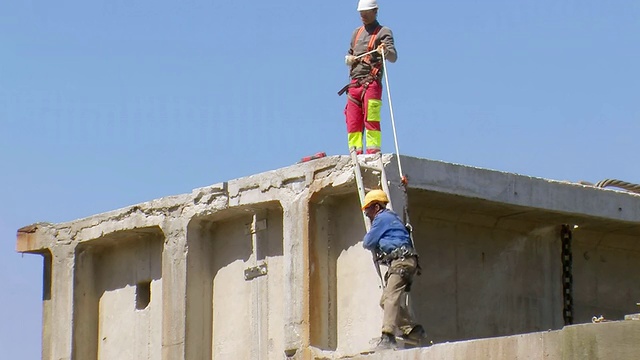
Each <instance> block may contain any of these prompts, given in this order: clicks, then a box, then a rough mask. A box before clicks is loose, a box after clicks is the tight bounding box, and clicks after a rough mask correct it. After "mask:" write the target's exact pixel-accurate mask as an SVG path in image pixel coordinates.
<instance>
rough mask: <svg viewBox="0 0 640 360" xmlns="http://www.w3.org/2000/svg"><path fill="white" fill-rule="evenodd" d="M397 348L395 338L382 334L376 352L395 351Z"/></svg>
mask: <svg viewBox="0 0 640 360" xmlns="http://www.w3.org/2000/svg"><path fill="white" fill-rule="evenodd" d="M397 347H398V344H397V343H396V337H395V336H393V335H392V334H388V333H382V336H380V341H378V344H377V345H376V348H375V350H376V351H380V350H395V349H396V348H397Z"/></svg>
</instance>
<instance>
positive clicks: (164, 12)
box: [0, 0, 640, 359]
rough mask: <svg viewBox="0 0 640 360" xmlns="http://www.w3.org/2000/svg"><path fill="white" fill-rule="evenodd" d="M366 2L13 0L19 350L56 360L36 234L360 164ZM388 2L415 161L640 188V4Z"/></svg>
mask: <svg viewBox="0 0 640 360" xmlns="http://www.w3.org/2000/svg"><path fill="white" fill-rule="evenodd" d="M355 6H356V1H355V0H349V1H345V0H340V1H331V0H329V1H311V2H309V1H299V0H274V1H213V0H209V1H205V0H186V1H166V0H154V1H149V0H128V1H124V0H110V1H100V0H98V1H78V0H60V1H44V0H23V1H17V0H15V1H2V2H1V3H0V44H1V46H0V205H1V206H0V240H1V241H0V244H1V247H0V289H1V290H0V319H2V321H0V354H1V355H0V357H2V358H7V359H39V358H40V348H41V345H40V341H41V340H40V333H41V283H42V274H41V273H42V260H41V258H40V257H39V256H37V255H25V256H22V255H19V254H17V253H15V251H14V247H15V239H16V237H15V233H16V230H17V229H18V228H20V227H22V226H25V225H29V224H31V223H34V222H39V221H47V222H54V223H55V222H64V221H70V220H74V219H77V218H81V217H86V216H90V215H93V214H97V213H102V212H105V211H108V210H113V209H117V208H121V207H124V206H127V205H131V204H135V203H139V202H144V201H147V200H151V199H155V198H160V197H163V196H167V195H174V194H181V193H187V192H190V191H191V189H193V188H196V187H201V186H206V185H209V184H212V183H216V182H220V181H225V180H230V179H234V178H238V177H242V176H246V175H250V174H254V173H259V172H262V171H266V170H270V169H275V168H279V167H284V166H288V165H290V164H293V163H295V162H296V161H298V160H299V158H301V157H302V156H305V155H309V154H313V153H315V152H318V151H325V152H327V154H329V155H336V154H347V144H346V130H345V124H344V117H343V113H342V111H343V109H344V102H345V98H344V97H338V96H337V95H336V91H337V90H338V89H339V88H340V87H342V85H344V84H345V83H346V81H347V68H346V66H345V65H344V62H343V61H344V54H345V52H346V49H347V47H348V43H349V38H350V35H351V32H352V31H353V29H354V28H355V27H356V26H358V25H359V16H358V13H357V12H356V10H355ZM380 7H381V8H380V12H379V20H380V22H381V23H382V24H384V25H387V26H389V27H390V28H391V29H392V30H393V32H394V35H395V37H396V45H397V48H398V54H399V58H398V62H397V63H395V64H390V65H389V66H388V74H389V81H390V87H391V95H392V99H393V107H394V111H395V118H396V125H397V131H398V139H399V143H400V152H401V153H403V154H407V155H412V156H417V157H423V158H429V159H436V160H444V161H448V162H455V163H461V164H465V165H472V166H479V167H486V168H492V169H497V170H502V171H509V172H516V173H521V174H526V175H531V176H537V177H545V178H551V179H558V180H571V181H578V180H587V181H592V182H596V181H598V180H602V179H605V178H617V179H621V180H625V181H629V182H634V183H640V168H639V167H638V165H637V161H636V160H637V159H636V158H637V154H638V136H639V135H640V67H639V64H640V46H639V42H638V39H640V2H639V1H637V0H614V1H602V0H560V1H558V0H519V1H512V0H486V1H470V0H459V1H418V0H414V1H391V0H380ZM385 96H386V95H385ZM385 99H386V97H385ZM388 110H389V106H388V104H387V103H386V100H385V105H384V113H385V118H383V125H382V126H383V151H384V152H387V153H388V152H394V151H395V150H394V146H393V138H392V136H391V131H390V130H391V126H390V117H389V115H388Z"/></svg>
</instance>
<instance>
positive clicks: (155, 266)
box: [17, 155, 640, 360]
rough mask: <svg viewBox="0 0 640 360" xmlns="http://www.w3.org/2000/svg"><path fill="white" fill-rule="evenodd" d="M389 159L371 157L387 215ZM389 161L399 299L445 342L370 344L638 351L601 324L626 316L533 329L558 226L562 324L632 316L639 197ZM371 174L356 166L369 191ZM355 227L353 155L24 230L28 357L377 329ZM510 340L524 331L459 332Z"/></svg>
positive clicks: (170, 353)
mask: <svg viewBox="0 0 640 360" xmlns="http://www.w3.org/2000/svg"><path fill="white" fill-rule="evenodd" d="M361 160H362V161H371V159H369V158H367V157H361ZM395 160H396V159H395V158H394V157H392V156H390V155H385V156H384V157H383V161H384V163H385V167H386V169H387V176H388V179H389V181H390V183H391V184H390V186H391V195H392V199H393V206H394V208H395V209H396V210H397V211H399V212H402V211H401V210H402V209H403V207H404V205H405V204H406V202H405V198H404V196H403V192H402V191H401V188H400V178H399V175H398V173H397V164H396V162H395ZM402 161H403V169H404V170H405V171H406V172H407V175H408V177H409V185H410V186H409V191H408V206H409V207H408V209H409V214H410V216H411V223H412V225H413V226H414V229H415V239H416V247H417V249H418V251H419V252H420V253H421V265H422V268H423V275H422V276H420V277H418V278H417V279H416V282H415V284H414V286H413V289H414V290H413V291H412V297H411V300H412V306H413V309H414V311H415V313H416V316H417V319H418V320H419V321H420V322H421V323H422V324H424V326H425V327H426V329H427V332H428V333H429V335H430V339H431V340H433V341H435V342H436V343H443V342H447V341H448V342H451V343H449V344H441V345H436V346H433V347H431V348H428V349H419V350H412V351H408V352H405V351H403V352H397V354H394V355H380V354H377V355H374V356H399V357H387V358H403V359H404V358H406V359H410V358H414V357H410V356H423V355H424V356H434V357H433V358H467V356H466V355H465V354H467V355H469V354H472V352H475V353H477V354H488V355H486V356H489V357H487V358H504V359H510V358H513V357H511V355H513V354H516V355H518V354H519V355H518V356H521V357H518V358H527V357H522V356H525V355H526V354H529V353H532V354H539V352H537V351H538V350H535V349H534V348H536V346H537V345H540V344H539V342H540V341H541V340H536V339H546V340H545V342H544V347H546V348H549V354H551V353H553V354H561V355H558V356H562V357H560V358H566V359H571V358H572V357H570V356H573V355H567V354H569V353H571V354H573V353H579V351H578V347H576V346H577V345H575V346H574V345H573V344H581V345H580V346H579V348H580V349H583V348H585V346H586V345H585V344H592V343H593V341H594V339H595V340H597V343H598V344H597V346H596V347H593V346H592V347H587V348H589V349H591V350H589V351H591V352H589V353H588V354H587V355H589V356H592V355H593V354H595V355H593V356H596V357H595V358H606V357H599V356H604V355H603V354H604V352H606V351H605V350H602V349H608V348H610V347H616V348H618V349H633V350H638V345H636V342H637V341H634V342H631V341H630V340H629V337H628V336H626V335H624V334H622V333H620V334H619V335H620V336H617V337H612V336H608V335H607V334H608V332H610V333H611V334H615V333H616V331H621V332H622V331H623V330H617V329H627V328H628V329H630V330H628V331H630V332H631V333H634V334H636V333H637V328H636V327H635V326H636V325H626V323H618V322H614V323H603V324H594V325H593V326H601V327H591V326H592V325H589V326H585V327H569V328H565V329H564V330H562V331H551V332H546V331H547V330H549V329H551V330H559V329H562V327H563V325H564V320H563V317H562V310H563V297H562V282H561V277H562V263H561V261H560V251H561V247H560V244H561V243H560V232H559V229H560V226H561V225H562V224H571V225H577V226H578V228H577V229H575V230H574V231H573V245H572V249H573V259H574V260H573V296H574V309H573V310H574V311H573V312H574V322H576V323H588V322H590V321H591V317H592V316H594V315H598V316H599V315H603V316H604V317H605V318H606V319H610V320H620V319H622V318H623V317H624V316H625V315H626V314H631V313H635V312H637V307H636V303H637V302H638V301H640V288H639V287H638V286H637V284H638V282H639V280H640V196H638V195H634V194H630V193H625V192H618V191H612V190H604V189H596V188H592V187H588V186H583V185H579V184H574V183H567V182H558V181H550V180H544V179H538V178H531V177H527V176H522V175H516V174H511V173H504V172H498V171H492V170H486V169H478V168H472V167H466V166H461V165H455V164H447V163H443V162H437V161H430V160H424V159H417V158H411V157H404V158H403V160H402ZM376 181H377V177H376V176H374V174H371V173H370V172H368V171H367V172H365V183H366V184H367V186H368V187H370V188H372V187H377V186H379V184H377V183H376ZM363 235H364V224H363V223H362V215H361V212H360V210H359V203H358V197H357V193H356V187H355V182H354V178H353V165H352V164H351V162H350V159H349V158H348V157H345V156H334V157H328V158H323V159H319V160H315V161H311V162H307V163H303V164H296V165H293V166H290V167H287V168H283V169H278V170H274V171H270V172H266V173H263V174H257V175H253V176H249V177H246V178H241V179H236V180H231V181H229V182H225V183H220V184H214V185H211V186H208V187H204V188H199V189H195V190H193V191H192V192H191V193H189V194H183V195H178V196H170V197H166V198H162V199H158V200H153V201H149V202H146V203H142V204H137V205H133V206H129V207H126V208H123V209H119V210H115V211H111V212H108V213H104V214H99V215H94V216H91V217H88V218H85V219H80V220H76V221H72V222H68V223H62V224H43V223H39V224H34V225H31V226H27V227H25V228H23V229H20V230H19V231H18V240H17V250H18V251H20V252H26V253H36V254H40V255H42V256H43V259H44V271H45V274H44V282H45V283H44V287H43V288H44V293H43V299H44V304H43V311H44V314H43V319H44V324H43V356H42V357H43V359H46V360H49V359H55V360H59V359H82V360H85V359H87V360H91V359H105V358H106V359H109V358H117V359H124V360H126V359H139V358H150V359H163V360H168V359H185V360H186V359H188V360H194V359H198V360H199V359H211V358H214V359H282V358H283V357H285V356H286V357H287V358H289V359H311V358H314V357H319V358H322V357H326V358H332V359H333V358H340V357H344V356H351V355H352V354H358V353H360V352H361V351H364V350H366V349H369V348H370V344H369V341H370V340H371V339H372V338H373V337H376V336H378V335H379V329H380V321H381V310H380V308H379V306H378V300H379V296H380V293H381V290H380V288H379V280H378V279H377V276H376V274H375V271H374V270H373V266H372V263H371V258H370V253H368V252H367V251H365V250H364V249H362V243H361V239H362V236H363ZM256 269H266V274H262V273H258V272H256V271H255V270H256ZM628 323H631V321H629V322H628ZM633 323H634V324H637V322H635V321H634V322H633ZM616 324H618V325H616ZM574 329H578V330H574ZM590 329H593V330H590ZM601 329H604V330H605V333H602V334H601V333H600V332H596V333H592V332H590V331H596V330H597V331H600V330H601ZM606 329H610V330H606ZM539 331H545V332H544V333H536V334H527V333H532V332H539ZM625 331H627V330H625ZM515 334H527V335H518V336H515V337H514V336H509V337H504V338H497V339H487V340H477V341H470V342H469V341H464V340H469V339H480V338H495V337H497V336H508V335H515ZM568 334H571V335H568ZM625 334H626V333H625ZM558 339H560V340H561V342H560V340H558ZM567 339H573V340H570V341H569V340H567ZM636 339H637V337H636ZM455 341H458V342H455ZM567 341H568V342H567ZM556 343H558V344H560V343H561V345H562V346H560V345H558V346H559V347H554V346H555V345H554V346H552V345H553V344H556ZM583 343H584V344H583ZM594 346H595V345H594ZM465 349H467V350H465ZM532 349H534V350H532ZM536 349H537V348H536ZM621 351H622V350H621ZM314 354H316V355H314ZM318 354H321V355H318ZM412 354H413V355H412ZM407 356H409V357H407ZM452 356H453V357H452ZM482 356H485V355H482ZM526 356H528V355H526ZM554 356H556V355H554ZM469 357H471V358H478V357H474V356H471V355H469ZM416 358H417V357H416ZM426 358H430V357H426ZM479 358H482V357H479ZM531 358H533V357H531ZM574 358H576V359H577V358H579V357H574Z"/></svg>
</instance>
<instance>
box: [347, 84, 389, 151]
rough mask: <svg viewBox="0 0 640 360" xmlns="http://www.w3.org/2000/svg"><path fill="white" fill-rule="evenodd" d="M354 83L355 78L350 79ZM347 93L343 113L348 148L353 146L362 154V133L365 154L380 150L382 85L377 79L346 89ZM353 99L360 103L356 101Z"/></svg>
mask: <svg viewBox="0 0 640 360" xmlns="http://www.w3.org/2000/svg"><path fill="white" fill-rule="evenodd" d="M355 83H357V80H351V84H355ZM363 92H364V96H363ZM347 94H348V96H347V106H346V107H345V109H344V114H345V116H346V122H347V140H348V143H349V149H351V148H352V147H355V148H356V151H357V153H358V154H362V145H363V133H364V134H365V138H366V149H367V154H375V153H378V152H380V146H381V145H382V136H381V133H380V108H381V107H382V100H381V99H382V86H381V85H380V83H379V82H377V81H373V82H371V83H369V86H368V87H366V88H365V86H363V85H359V86H358V85H355V86H352V87H350V88H349V89H348V92H347ZM354 99H355V100H356V101H358V102H360V103H357V102H356V101H354ZM365 131H366V132H365Z"/></svg>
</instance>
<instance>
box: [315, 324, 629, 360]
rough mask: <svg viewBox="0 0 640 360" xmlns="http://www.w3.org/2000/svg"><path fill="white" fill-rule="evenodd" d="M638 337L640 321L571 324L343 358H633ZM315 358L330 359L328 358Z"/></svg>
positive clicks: (626, 359) (377, 359) (357, 359)
mask: <svg viewBox="0 0 640 360" xmlns="http://www.w3.org/2000/svg"><path fill="white" fill-rule="evenodd" d="M638 339H640V322H636V321H612V322H606V323H600V324H583V325H573V326H567V327H565V328H563V329H562V330H556V331H546V332H537V333H530V334H522V335H514V336H505V337H499V338H491V339H479V340H470V341H461V342H456V343H444V344H436V345H433V346H430V347H428V348H420V349H410V350H398V351H382V352H379V353H373V354H368V355H355V356H353V355H352V356H343V357H340V358H339V359H353V360H391V359H393V360H414V359H416V360H417V359H429V360H450V359H476V360H481V359H487V360H489V359H519V360H534V359H535V360H538V359H546V360H587V359H616V360H632V359H638V358H639V353H638V345H637V343H638ZM315 359H317V360H320V359H326V357H316V358H315Z"/></svg>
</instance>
